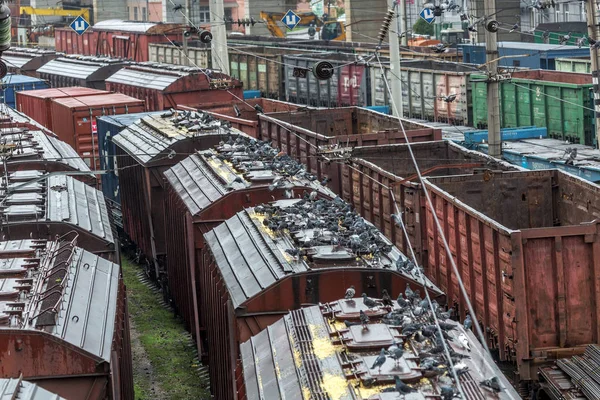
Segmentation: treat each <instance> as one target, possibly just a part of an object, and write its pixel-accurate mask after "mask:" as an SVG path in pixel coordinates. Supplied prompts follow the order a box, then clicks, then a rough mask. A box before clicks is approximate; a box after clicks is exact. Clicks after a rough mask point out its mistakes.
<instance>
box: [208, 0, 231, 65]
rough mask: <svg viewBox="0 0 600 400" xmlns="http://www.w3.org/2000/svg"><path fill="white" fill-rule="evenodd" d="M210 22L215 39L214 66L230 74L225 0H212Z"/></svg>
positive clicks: (213, 49)
mask: <svg viewBox="0 0 600 400" xmlns="http://www.w3.org/2000/svg"><path fill="white" fill-rule="evenodd" d="M209 7H210V22H211V27H210V30H211V33H212V35H213V40H212V43H211V46H210V47H211V54H212V66H213V68H215V69H217V68H218V69H220V70H221V72H223V73H224V74H226V75H229V54H228V52H227V30H226V28H225V22H224V17H225V7H224V6H223V0H210V3H209Z"/></svg>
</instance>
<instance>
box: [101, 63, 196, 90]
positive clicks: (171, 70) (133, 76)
mask: <svg viewBox="0 0 600 400" xmlns="http://www.w3.org/2000/svg"><path fill="white" fill-rule="evenodd" d="M189 76H193V79H204V80H206V75H204V73H203V70H202V69H200V68H194V67H187V66H179V65H171V64H157V63H141V64H135V65H132V66H130V67H125V68H123V69H121V70H119V71H117V72H116V73H115V74H114V75H112V76H111V77H109V78H108V79H106V82H108V83H120V84H124V85H130V86H138V87H143V88H146V89H155V90H161V91H165V92H168V91H169V87H170V86H171V85H173V84H174V83H176V82H177V81H178V80H180V79H185V78H187V77H189ZM187 86H188V88H186V89H187V90H192V89H193V88H189V86H191V82H190V81H189V80H188V85H187ZM206 86H208V83H207V84H206Z"/></svg>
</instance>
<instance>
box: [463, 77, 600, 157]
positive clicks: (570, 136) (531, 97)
mask: <svg viewBox="0 0 600 400" xmlns="http://www.w3.org/2000/svg"><path fill="white" fill-rule="evenodd" d="M485 80H486V76H485V75H471V88H472V93H473V102H472V104H473V124H474V125H475V126H476V127H478V128H487V120H488V116H487V111H488V110H487V84H486V82H485ZM591 89H592V76H591V75H589V74H577V73H568V72H558V71H548V70H530V71H519V72H515V73H513V74H512V79H510V80H506V81H502V82H501V83H500V126H501V127H502V128H515V127H519V126H539V127H546V128H548V136H549V137H552V138H555V139H561V140H568V141H569V142H571V143H579V144H585V145H590V146H591V145H593V143H594V128H593V117H594V111H593V109H594V106H593V100H592V97H591V96H590V91H591Z"/></svg>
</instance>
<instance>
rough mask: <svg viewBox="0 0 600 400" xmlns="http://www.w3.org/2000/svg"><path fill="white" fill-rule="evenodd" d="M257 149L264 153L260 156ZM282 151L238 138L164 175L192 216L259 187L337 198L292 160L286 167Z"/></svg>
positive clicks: (181, 163)
mask: <svg viewBox="0 0 600 400" xmlns="http://www.w3.org/2000/svg"><path fill="white" fill-rule="evenodd" d="M258 149H263V150H261V151H260V153H259V152H258ZM278 153H279V151H278V150H277V149H275V148H273V147H271V146H270V145H268V144H267V143H264V142H261V141H258V140H256V139H253V138H247V137H244V136H239V137H238V138H236V139H235V140H233V138H232V139H231V144H228V143H224V144H223V145H221V146H217V147H216V148H215V149H212V150H206V151H200V152H198V153H196V154H194V155H192V156H190V157H188V158H186V159H185V160H183V161H181V162H180V163H178V164H176V165H174V166H173V167H171V168H170V169H169V170H167V171H165V177H166V179H167V181H169V183H170V184H171V186H172V187H173V189H174V190H175V192H176V193H177V194H178V195H179V197H180V198H181V199H182V201H183V202H184V204H185V205H186V207H187V208H188V210H189V212H190V213H191V214H192V215H197V214H199V213H200V212H201V211H203V210H205V209H206V208H207V207H209V206H210V205H211V204H213V203H215V202H216V201H218V200H219V199H222V198H223V197H225V196H226V195H227V194H228V193H231V192H234V191H241V190H245V189H250V188H256V187H263V188H264V187H268V186H270V185H273V184H274V181H275V180H279V182H278V187H280V188H281V189H288V190H293V189H294V188H297V187H305V188H307V189H308V190H316V191H319V192H320V193H321V194H322V195H325V196H327V197H329V198H334V197H335V194H334V193H333V192H331V191H330V190H328V189H327V188H326V187H325V186H322V185H320V184H319V183H318V181H317V180H316V179H317V178H316V176H314V175H312V174H308V173H306V169H305V168H304V167H303V166H302V165H301V164H298V163H295V162H293V161H291V160H288V162H286V163H283V162H281V161H282V160H284V159H289V157H285V158H284V157H283V156H279V155H278Z"/></svg>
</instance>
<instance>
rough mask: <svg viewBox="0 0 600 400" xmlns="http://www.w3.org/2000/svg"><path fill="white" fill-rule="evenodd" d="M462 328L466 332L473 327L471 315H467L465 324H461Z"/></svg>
mask: <svg viewBox="0 0 600 400" xmlns="http://www.w3.org/2000/svg"><path fill="white" fill-rule="evenodd" d="M463 327H464V328H465V330H467V331H469V330H471V328H472V327H473V320H472V319H471V314H467V317H466V318H465V322H463Z"/></svg>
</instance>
